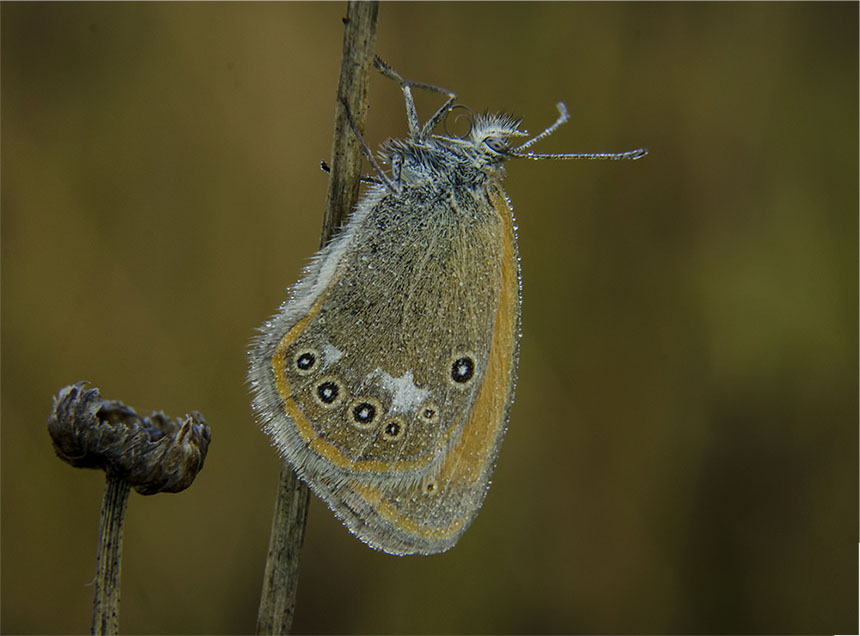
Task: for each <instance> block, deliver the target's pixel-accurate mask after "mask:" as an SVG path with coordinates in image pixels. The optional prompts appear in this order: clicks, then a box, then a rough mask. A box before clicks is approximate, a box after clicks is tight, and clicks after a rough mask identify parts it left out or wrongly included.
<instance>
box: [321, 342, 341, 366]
mask: <svg viewBox="0 0 860 636" xmlns="http://www.w3.org/2000/svg"><path fill="white" fill-rule="evenodd" d="M322 352H323V367H322V368H323V369H325V368H326V367H328V366H329V365H330V364H334V363H335V362H337V361H338V360H340V359H341V358H342V357H343V351H341V350H340V349H338V348H337V347H335V346H334V345H333V344H331V343H330V342H327V343H325V344H324V345H323V346H322Z"/></svg>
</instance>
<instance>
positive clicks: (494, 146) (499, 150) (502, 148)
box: [484, 137, 508, 155]
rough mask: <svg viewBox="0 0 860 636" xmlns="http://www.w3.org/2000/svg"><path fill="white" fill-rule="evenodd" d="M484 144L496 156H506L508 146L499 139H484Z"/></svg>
mask: <svg viewBox="0 0 860 636" xmlns="http://www.w3.org/2000/svg"><path fill="white" fill-rule="evenodd" d="M484 143H485V144H487V147H488V148H489V149H490V150H492V151H493V152H495V153H496V154H499V155H506V154H508V144H507V142H506V141H505V140H504V139H502V138H501V137H488V138H487V139H484Z"/></svg>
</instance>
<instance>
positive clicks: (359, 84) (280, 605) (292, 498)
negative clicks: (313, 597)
mask: <svg viewBox="0 0 860 636" xmlns="http://www.w3.org/2000/svg"><path fill="white" fill-rule="evenodd" d="M378 13H379V4H378V2H377V1H376V0H373V1H370V2H367V1H361V0H350V2H349V3H348V6H347V14H346V20H344V23H345V25H346V30H345V32H344V39H343V57H342V60H341V69H340V81H339V84H338V99H337V100H336V104H337V105H336V111H335V113H336V114H335V129H334V138H333V141H332V152H331V177H330V180H329V190H328V196H327V199H326V211H325V218H324V221H323V230H322V239H321V245H324V244H325V243H326V242H327V241H328V240H329V238H331V236H332V234H333V233H334V232H335V230H336V229H337V228H338V227H339V226H340V225H341V224H342V223H343V222H344V220H345V219H346V216H347V214H349V212H350V211H351V210H352V209H353V208H354V207H355V204H356V203H357V202H358V193H359V179H360V177H361V160H362V152H361V146H360V144H359V143H358V140H357V139H356V138H355V135H354V134H352V131H351V129H350V126H349V123H348V121H347V119H346V113H345V112H344V108H343V105H342V104H341V103H340V98H343V99H345V100H346V102H347V104H348V105H349V110H350V112H351V113H352V116H353V119H354V121H355V124H356V126H358V128H359V130H363V129H364V122H365V119H366V115H367V88H368V84H369V83H370V69H371V68H372V66H373V56H374V50H375V46H376V20H377V16H378ZM308 498H309V494H308V487H307V485H306V484H305V483H304V482H302V481H300V480H299V479H298V478H297V477H296V475H295V473H294V472H293V470H292V468H291V467H290V466H289V464H286V463H285V464H284V466H283V467H282V468H281V477H280V483H279V485H278V495H277V499H276V501H275V515H274V518H273V520H272V534H271V538H270V539H269V553H268V555H267V556H266V570H265V574H264V577H263V593H262V596H261V598H260V610H259V614H258V615H257V633H258V634H289V633H290V628H291V626H292V622H293V614H294V608H295V599H296V588H297V584H298V571H299V558H300V556H301V550H302V542H303V540H304V535H305V524H306V523H307V511H308Z"/></svg>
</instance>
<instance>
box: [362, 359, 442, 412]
mask: <svg viewBox="0 0 860 636" xmlns="http://www.w3.org/2000/svg"><path fill="white" fill-rule="evenodd" d="M370 375H371V376H379V377H380V378H381V379H382V387H383V388H384V389H385V390H386V391H388V392H389V393H391V395H392V401H391V413H392V414H396V413H410V412H414V411H415V410H417V409H418V407H419V406H421V404H422V403H423V402H424V401H426V400H427V398H428V397H429V396H430V391H429V390H428V389H422V388H419V387H418V386H416V384H415V380H414V379H413V377H412V371H407V372H406V373H404V374H403V375H402V376H400V377H399V378H395V377H393V376H391V375H389V374H388V373H386V372H385V371H383V370H382V369H376V371H374V372H373V373H371V374H370Z"/></svg>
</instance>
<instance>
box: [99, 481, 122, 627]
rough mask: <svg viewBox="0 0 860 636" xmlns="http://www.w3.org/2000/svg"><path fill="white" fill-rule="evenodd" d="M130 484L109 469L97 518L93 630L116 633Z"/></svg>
mask: <svg viewBox="0 0 860 636" xmlns="http://www.w3.org/2000/svg"><path fill="white" fill-rule="evenodd" d="M130 489H131V487H130V486H129V483H128V482H127V481H126V480H125V479H123V478H122V477H117V476H116V475H112V474H110V473H108V475H107V482H106V483H105V493H104V497H103V499H102V511H101V517H100V519H99V549H98V554H97V557H96V582H95V592H94V596H93V628H92V631H93V634H108V635H111V634H118V633H119V592H120V574H121V570H122V527H123V523H124V521H125V508H126V504H127V503H128V493H129V491H130Z"/></svg>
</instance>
